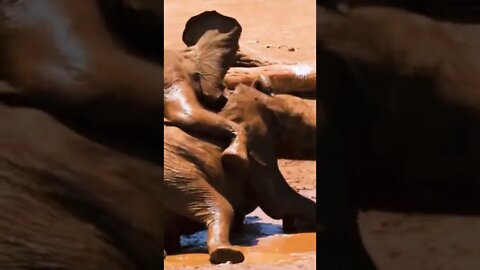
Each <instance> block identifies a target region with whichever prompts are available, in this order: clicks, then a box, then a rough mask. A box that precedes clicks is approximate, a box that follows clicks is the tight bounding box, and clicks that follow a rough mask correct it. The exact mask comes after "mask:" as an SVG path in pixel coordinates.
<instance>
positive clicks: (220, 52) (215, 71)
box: [183, 11, 242, 103]
mask: <svg viewBox="0 0 480 270" xmlns="http://www.w3.org/2000/svg"><path fill="white" fill-rule="evenodd" d="M241 32H242V27H241V26H240V24H239V23H238V22H237V21H236V20H235V19H233V18H230V17H226V16H223V15H221V14H219V13H217V12H216V11H207V12H203V13H201V14H199V15H197V16H194V17H192V18H191V19H190V20H188V22H187V23H186V25H185V30H184V31H183V40H184V42H185V44H186V45H187V46H188V48H187V50H186V51H185V57H186V58H187V60H188V62H189V64H188V65H186V66H185V67H184V69H185V70H184V71H185V72H186V74H187V76H188V78H189V79H190V81H191V82H192V85H193V87H194V89H195V91H196V93H197V95H200V96H201V97H203V98H205V99H206V102H207V103H208V102H212V101H216V100H217V99H218V98H219V97H220V96H221V95H222V94H223V89H224V88H225V87H224V86H223V79H224V77H225V74H226V73H227V70H228V69H229V68H230V67H231V66H232V65H233V63H234V62H235V57H236V53H237V51H238V49H239V39H240V35H241Z"/></svg>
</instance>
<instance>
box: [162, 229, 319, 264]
mask: <svg viewBox="0 0 480 270" xmlns="http://www.w3.org/2000/svg"><path fill="white" fill-rule="evenodd" d="M240 249H241V250H242V251H243V252H244V254H245V262H244V263H246V264H265V263H269V264H272V263H278V264H280V263H290V262H295V261H297V260H299V259H300V258H301V256H302V253H306V252H314V251H315V233H301V234H291V235H275V236H269V237H265V238H261V239H259V240H258V243H257V244H256V245H254V246H240ZM209 264H210V262H209V261H208V254H206V253H186V254H181V255H172V256H168V257H167V259H166V260H165V266H166V267H168V266H202V265H209Z"/></svg>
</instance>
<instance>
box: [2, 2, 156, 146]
mask: <svg viewBox="0 0 480 270" xmlns="http://www.w3.org/2000/svg"><path fill="white" fill-rule="evenodd" d="M134 2H138V1H134ZM140 2H145V3H146V2H148V1H140ZM132 5H133V1H120V0H106V1H96V0H85V1H76V0H39V1H3V2H2V3H1V4H0V14H1V19H0V34H1V35H2V41H1V44H2V46H1V49H0V53H1V54H2V58H1V60H0V63H1V64H2V70H1V74H0V77H1V79H2V80H4V81H6V82H8V83H9V84H10V86H11V87H10V88H9V89H7V90H5V89H0V97H1V98H2V100H4V101H8V102H10V103H11V104H22V105H27V106H35V107H38V108H41V109H44V110H47V111H49V112H54V113H56V114H63V115H65V114H70V115H72V116H75V117H76V118H77V119H80V120H82V121H87V122H89V123H92V124H95V125H101V126H103V127H105V126H106V127H108V128H112V127H120V128H119V129H120V130H125V128H129V129H130V128H135V129H137V130H140V129H141V130H143V131H145V132H137V133H138V134H151V135H152V136H153V137H158V136H159V135H160V131H161V125H160V122H161V120H160V119H161V115H162V113H163V105H162V104H163V98H162V93H163V89H162V82H163V78H162V74H163V73H162V72H163V69H162V66H161V64H162V63H163V57H162V59H158V60H157V61H159V62H160V63H155V61H154V57H153V56H151V55H153V53H149V54H148V55H149V56H151V58H150V59H148V60H147V59H145V58H143V57H142V55H140V54H136V53H133V52H134V51H135V50H133V49H131V48H137V50H136V51H135V52H137V51H139V50H143V51H144V52H145V53H148V52H149V51H148V50H147V49H148V48H139V47H140V45H141V44H138V42H137V43H135V42H136V39H135V38H134V37H133V35H134V34H133V33H134V31H132V29H130V28H127V27H124V28H122V27H119V26H118V25H120V23H116V22H120V21H124V20H127V19H130V18H132V19H131V20H130V21H129V22H128V23H129V24H131V25H136V24H140V25H146V24H145V23H143V24H141V23H140V22H136V21H135V20H134V19H133V18H135V16H133V14H137V17H138V16H140V15H141V14H143V13H142V12H141V11H140V10H138V11H137V10H135V9H133V6H132ZM159 6H161V5H159V4H158V3H157V4H153V2H152V4H151V5H148V6H145V7H143V6H141V7H142V8H145V9H148V10H149V11H150V12H151V13H152V12H153V13H155V12H157V13H158V12H159V10H160V9H159ZM155 7H157V10H155ZM162 8H163V6H162ZM154 10H155V11H154ZM122 12H123V13H128V14H130V15H131V16H130V17H126V15H124V14H123V13H122ZM161 14H163V13H161ZM151 17H155V16H151ZM151 17H148V18H151ZM85 18H88V20H86V19H85ZM146 18H147V17H145V20H147V19H146ZM155 18H157V17H155ZM138 20H140V19H138ZM148 22H149V24H148V25H149V27H143V28H139V29H136V33H137V35H139V34H140V33H141V34H143V35H145V36H147V37H151V36H154V35H150V34H151V33H158V34H159V35H160V34H161V33H162V32H161V30H160V29H156V28H159V26H161V24H162V20H161V17H158V20H155V19H152V20H151V21H148ZM154 26H157V27H156V28H155V27H154ZM157 30H158V31H160V32H157ZM120 37H122V38H120ZM151 43H156V42H155V40H153V38H152V40H151ZM157 50H158V47H157ZM157 54H161V53H160V52H158V53H157Z"/></svg>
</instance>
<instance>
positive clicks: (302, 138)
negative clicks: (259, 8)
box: [164, 84, 316, 263]
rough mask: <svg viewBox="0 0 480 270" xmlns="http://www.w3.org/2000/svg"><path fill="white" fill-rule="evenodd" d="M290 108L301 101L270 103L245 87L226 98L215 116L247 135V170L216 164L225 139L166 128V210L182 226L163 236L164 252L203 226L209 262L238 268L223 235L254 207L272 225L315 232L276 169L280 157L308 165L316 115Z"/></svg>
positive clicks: (305, 204)
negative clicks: (300, 225)
mask: <svg viewBox="0 0 480 270" xmlns="http://www.w3.org/2000/svg"><path fill="white" fill-rule="evenodd" d="M294 104H297V105H300V106H303V105H304V103H303V102H302V100H300V99H299V98H296V97H293V96H292V97H287V96H285V97H271V96H269V95H266V94H264V93H262V92H260V91H258V90H256V89H254V88H251V87H249V86H245V85H243V84H240V85H238V86H237V87H236V88H235V90H234V91H233V92H232V93H231V94H230V95H229V96H228V102H227V104H226V106H225V107H224V108H223V109H222V110H221V111H220V112H219V115H220V116H222V117H225V118H227V119H231V120H232V121H235V122H236V123H238V124H240V125H242V126H243V127H244V128H245V129H246V130H247V136H248V149H249V154H250V155H256V157H255V158H252V159H251V161H250V165H249V169H248V170H244V169H243V168H238V167H234V166H230V167H228V166H223V165H222V162H221V154H222V149H223V147H224V146H225V145H228V143H229V142H228V140H221V139H211V138H206V137H205V136H203V137H195V136H192V135H189V134H187V133H185V132H184V131H182V130H181V129H179V128H177V127H172V126H165V130H164V140H165V141H164V143H165V144H164V167H165V173H164V177H165V178H164V181H165V209H166V212H167V213H172V214H173V216H176V218H177V220H178V219H180V220H181V222H180V221H177V223H174V225H173V226H171V227H169V228H168V229H167V230H166V238H167V240H166V247H167V249H170V250H171V249H174V248H175V247H176V248H178V245H179V237H180V234H185V233H192V232H194V231H195V230H199V229H201V228H205V227H206V228H207V229H208V241H207V247H208V252H209V254H210V261H211V262H212V263H224V262H227V261H231V262H233V263H238V262H241V261H243V260H244V256H243V254H242V253H241V252H240V251H239V250H238V249H237V248H235V247H233V246H232V245H231V244H230V241H229V233H230V230H231V229H232V226H233V225H232V223H233V222H234V220H235V221H237V222H239V223H242V222H243V218H244V216H245V215H247V214H248V213H250V212H251V211H253V210H254V209H255V208H256V207H257V206H259V207H260V208H261V209H262V210H263V211H264V212H265V213H266V214H267V215H269V216H271V217H272V218H275V219H284V220H290V221H292V220H295V221H303V222H304V223H306V224H308V225H310V226H311V227H313V228H314V227H315V224H316V220H315V210H316V207H315V203H314V202H313V201H311V200H309V199H307V198H305V197H303V196H301V195H300V194H298V193H297V192H296V191H294V190H293V189H292V188H291V187H290V186H289V185H288V183H287V182H286V181H285V179H284V178H283V176H282V174H281V173H280V170H279V168H278V164H277V158H282V157H295V156H296V157H300V156H302V157H303V158H305V159H308V158H310V159H314V150H313V149H312V142H313V141H315V138H316V136H315V135H316V126H315V121H312V117H313V118H314V115H313V116H312V114H306V113H305V109H304V108H303V110H301V109H300V108H296V110H295V109H293V108H294ZM192 222H193V224H192ZM189 224H190V225H189ZM194 224H197V225H194ZM199 225H200V226H199ZM192 228H193V229H192Z"/></svg>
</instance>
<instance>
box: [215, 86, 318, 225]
mask: <svg viewBox="0 0 480 270" xmlns="http://www.w3.org/2000/svg"><path fill="white" fill-rule="evenodd" d="M290 101H294V102H293V103H290ZM295 103H296V104H301V105H303V106H305V103H303V102H301V99H297V98H295V97H289V96H273V97H272V96H269V95H267V94H264V93H262V92H260V91H258V90H256V89H254V88H252V87H249V86H246V85H243V84H239V85H238V86H237V87H236V88H235V89H234V91H233V92H232V93H231V94H230V95H229V101H228V103H227V104H226V106H225V107H224V108H223V110H222V111H221V112H220V115H221V116H223V117H226V118H228V119H231V120H233V121H235V122H237V123H239V124H241V125H243V126H244V128H245V129H246V130H247V133H248V149H249V154H250V155H251V156H252V157H253V158H252V159H251V169H250V177H249V179H250V180H249V181H250V183H249V186H250V187H251V189H252V191H253V192H254V193H255V195H254V196H255V197H256V198H257V199H258V203H259V206H260V208H262V210H263V211H264V212H265V213H266V214H267V215H269V216H270V217H272V218H276V219H280V218H288V217H295V218H298V219H300V220H302V221H306V222H307V223H308V224H309V225H310V226H314V224H315V222H316V221H315V208H316V206H315V203H314V202H313V201H311V200H309V199H307V198H305V197H303V196H301V195H300V194H298V193H297V192H296V191H294V190H293V189H292V188H291V187H290V186H289V185H288V183H287V182H286V181H285V179H284V177H283V176H282V174H281V172H280V169H279V167H278V164H277V160H278V158H279V157H282V156H283V157H285V156H288V155H290V154H291V153H294V152H296V151H292V149H295V148H298V150H299V151H298V153H309V152H311V153H314V149H311V148H312V147H313V148H314V147H315V140H316V137H315V133H316V126H315V112H314V111H313V109H312V111H309V112H308V109H307V108H306V107H303V108H297V107H295V106H294V104H295ZM306 112H308V113H306ZM307 119H308V121H307Z"/></svg>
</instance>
